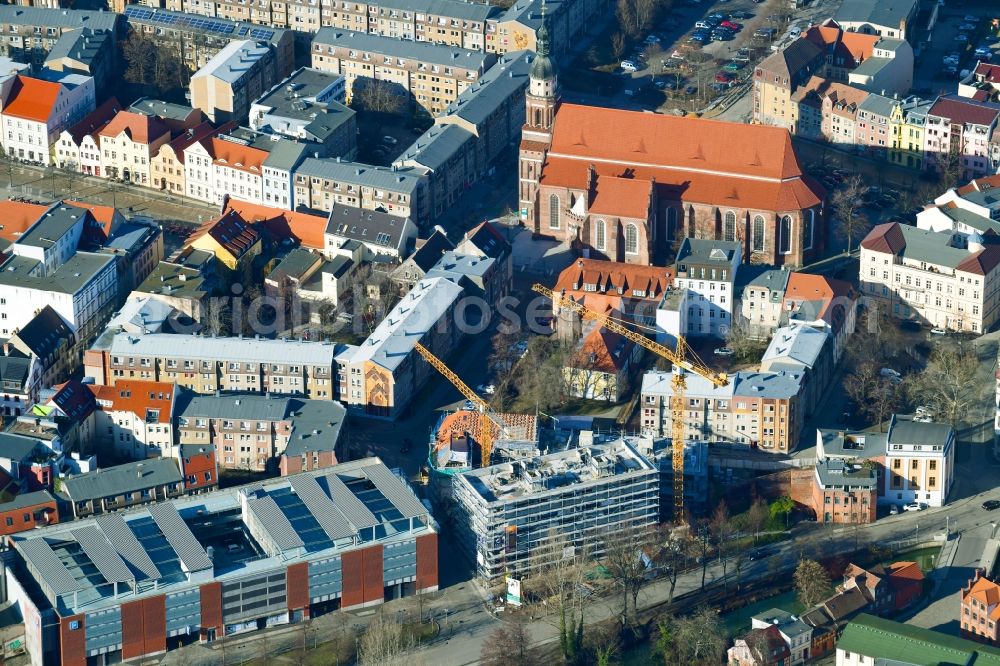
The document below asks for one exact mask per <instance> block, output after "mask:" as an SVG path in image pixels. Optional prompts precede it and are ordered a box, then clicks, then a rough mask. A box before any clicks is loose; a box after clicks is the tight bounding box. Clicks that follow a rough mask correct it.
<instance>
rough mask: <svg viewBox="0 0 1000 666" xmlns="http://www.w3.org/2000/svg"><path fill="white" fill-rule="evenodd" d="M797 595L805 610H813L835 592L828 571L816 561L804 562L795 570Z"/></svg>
mask: <svg viewBox="0 0 1000 666" xmlns="http://www.w3.org/2000/svg"><path fill="white" fill-rule="evenodd" d="M794 579H795V595H796V596H797V597H798V600H799V603H801V604H802V605H803V606H804V607H805V608H812V607H813V606H815V605H816V604H818V603H819V602H821V601H823V600H824V599H826V598H827V597H829V596H830V594H831V593H832V591H833V586H832V585H831V584H830V576H829V575H827V573H826V569H824V568H823V567H822V565H820V563H819V562H816V561H814V560H802V561H801V562H799V566H797V567H796V568H795V574H794Z"/></svg>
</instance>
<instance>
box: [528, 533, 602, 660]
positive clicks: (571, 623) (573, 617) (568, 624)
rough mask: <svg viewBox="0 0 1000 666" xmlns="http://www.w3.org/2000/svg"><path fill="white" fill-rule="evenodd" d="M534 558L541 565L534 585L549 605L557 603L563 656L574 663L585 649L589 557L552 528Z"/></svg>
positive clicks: (535, 574)
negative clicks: (584, 596) (582, 596)
mask: <svg viewBox="0 0 1000 666" xmlns="http://www.w3.org/2000/svg"><path fill="white" fill-rule="evenodd" d="M534 559H535V560H536V561H537V562H539V563H540V566H539V567H538V569H537V570H536V571H535V572H533V573H532V576H531V582H532V587H533V588H536V589H538V590H539V591H540V596H542V597H543V598H544V600H545V602H546V603H547V604H549V605H551V604H552V603H555V606H556V617H555V618H554V619H555V620H556V621H557V623H558V629H559V644H560V647H561V648H562V651H563V657H564V658H565V659H566V660H567V661H568V662H572V661H573V660H574V659H575V658H576V657H577V655H579V654H580V653H581V650H582V649H583V644H582V641H583V635H582V634H583V632H582V627H583V607H582V605H581V603H580V590H581V587H582V585H583V583H584V579H585V577H586V572H587V568H586V565H587V563H588V561H589V558H588V557H587V556H586V554H585V553H578V552H577V550H576V548H574V546H573V544H571V543H570V542H569V541H567V539H566V536H565V535H564V534H562V533H560V532H557V531H556V530H550V531H549V533H548V534H547V535H546V537H545V539H544V540H543V541H542V543H541V544H540V545H539V546H537V547H536V548H535V549H534Z"/></svg>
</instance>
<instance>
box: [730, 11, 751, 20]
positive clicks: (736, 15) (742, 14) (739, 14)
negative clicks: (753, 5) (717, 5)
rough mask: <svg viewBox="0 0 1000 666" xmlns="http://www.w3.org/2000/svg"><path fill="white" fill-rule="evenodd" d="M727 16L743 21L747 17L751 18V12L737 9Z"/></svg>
mask: <svg viewBox="0 0 1000 666" xmlns="http://www.w3.org/2000/svg"><path fill="white" fill-rule="evenodd" d="M729 18H730V19H739V20H741V21H745V20H747V19H749V18H753V14H751V13H750V12H744V11H738V12H733V13H731V14H730V15H729Z"/></svg>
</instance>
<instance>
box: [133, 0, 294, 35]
mask: <svg viewBox="0 0 1000 666" xmlns="http://www.w3.org/2000/svg"><path fill="white" fill-rule="evenodd" d="M124 13H125V19H126V20H127V21H129V22H134V23H144V24H146V25H152V26H156V27H159V28H164V29H166V30H179V31H182V32H193V33H201V34H203V35H207V36H209V37H215V38H217V39H255V40H259V41H265V42H270V43H271V44H275V45H277V44H278V43H280V42H281V40H282V39H283V38H284V37H285V34H286V33H288V32H289V31H287V30H284V29H282V28H272V27H271V26H264V25H258V24H256V23H248V22H246V21H230V20H228V19H222V18H210V17H208V16H202V15H201V14H190V13H187V12H175V11H171V10H169V9H159V8H154V7H147V6H145V5H138V4H132V5H126V6H125V12H124Z"/></svg>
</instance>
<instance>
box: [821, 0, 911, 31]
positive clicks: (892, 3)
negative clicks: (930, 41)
mask: <svg viewBox="0 0 1000 666" xmlns="http://www.w3.org/2000/svg"><path fill="white" fill-rule="evenodd" d="M919 10H920V2H919V0H844V2H843V3H842V4H841V5H840V9H838V10H837V11H836V13H834V15H833V19H834V20H835V21H836V22H837V23H838V24H840V26H841V27H843V28H844V30H850V31H852V32H860V33H863V34H866V35H882V36H883V37H891V38H893V39H910V40H912V39H913V37H914V34H913V30H914V28H915V27H916V26H915V22H916V18H917V12H918V11H919Z"/></svg>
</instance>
